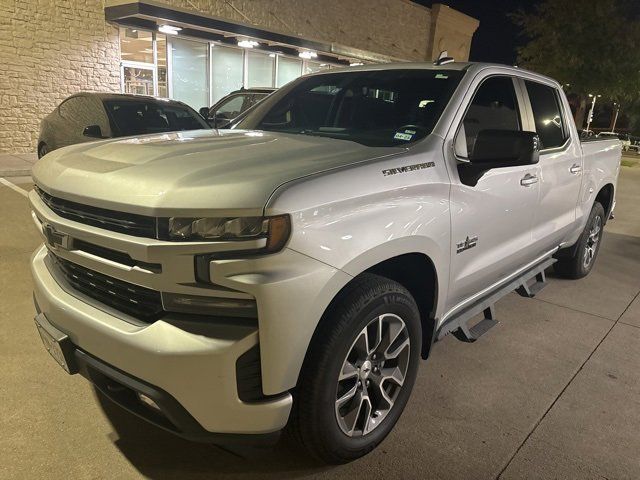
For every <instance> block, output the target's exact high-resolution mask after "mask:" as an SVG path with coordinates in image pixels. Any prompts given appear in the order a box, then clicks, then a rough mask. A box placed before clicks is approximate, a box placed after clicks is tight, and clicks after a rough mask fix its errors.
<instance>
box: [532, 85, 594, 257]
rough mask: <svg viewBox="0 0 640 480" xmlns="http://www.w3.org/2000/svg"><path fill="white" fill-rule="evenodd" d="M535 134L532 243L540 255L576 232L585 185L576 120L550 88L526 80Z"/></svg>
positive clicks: (559, 95) (552, 87) (549, 86)
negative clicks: (537, 200)
mask: <svg viewBox="0 0 640 480" xmlns="http://www.w3.org/2000/svg"><path fill="white" fill-rule="evenodd" d="M522 82H523V85H524V93H525V96H526V97H528V101H529V108H530V113H531V115H532V116H533V123H534V125H535V131H536V132H537V133H538V136H539V137H540V144H541V151H540V162H539V166H540V205H539V208H537V209H536V210H535V215H534V225H533V241H534V245H535V248H536V249H537V251H539V252H543V251H547V250H549V249H551V248H553V247H556V246H558V245H559V244H560V243H561V242H562V241H563V240H564V239H565V238H566V236H567V235H568V234H569V233H570V232H571V231H572V230H573V228H574V223H575V220H576V207H577V204H578V196H579V194H580V186H581V181H582V169H583V165H582V152H581V149H580V145H579V143H578V142H575V141H572V137H571V132H570V130H569V129H570V128H574V127H573V125H574V124H573V120H572V119H571V117H570V116H569V112H568V109H567V108H566V106H565V105H564V104H563V96H562V95H561V94H560V92H559V91H558V90H557V88H556V87H555V86H553V85H551V84H545V83H540V82H537V81H532V80H523V81H522Z"/></svg>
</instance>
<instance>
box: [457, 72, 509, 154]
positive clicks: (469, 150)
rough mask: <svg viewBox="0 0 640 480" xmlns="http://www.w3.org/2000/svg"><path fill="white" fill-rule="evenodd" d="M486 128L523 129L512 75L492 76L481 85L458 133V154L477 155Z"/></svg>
mask: <svg viewBox="0 0 640 480" xmlns="http://www.w3.org/2000/svg"><path fill="white" fill-rule="evenodd" d="M483 130H511V131H514V130H521V127H520V114H519V113H518V101H517V99H516V92H515V88H514V86H513V80H512V79H511V78H510V77H490V78H488V79H487V80H485V81H484V82H483V83H482V85H480V88H478V91H477V92H476V94H475V96H474V97H473V100H472V101H471V104H470V105H469V108H468V109H467V113H466V114H465V117H464V120H463V121H462V125H461V126H460V130H459V131H458V134H457V136H456V141H455V152H456V155H457V156H458V157H461V158H471V157H473V149H474V146H475V143H476V139H477V138H478V134H479V133H480V132H481V131H483Z"/></svg>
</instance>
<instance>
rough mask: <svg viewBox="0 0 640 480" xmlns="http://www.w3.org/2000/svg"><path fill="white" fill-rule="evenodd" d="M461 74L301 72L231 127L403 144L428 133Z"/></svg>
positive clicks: (381, 143) (446, 72) (400, 71)
mask: <svg viewBox="0 0 640 480" xmlns="http://www.w3.org/2000/svg"><path fill="white" fill-rule="evenodd" d="M463 74H464V73H463V72H460V71H450V70H447V71H445V70H372V71H360V72H342V73H327V74H321V75H315V76H310V77H305V78H301V79H298V80H296V81H294V82H292V83H291V84H290V85H288V86H286V87H285V88H283V89H282V90H279V91H277V92H276V93H274V94H272V95H270V96H269V97H268V98H267V99H265V100H264V101H262V102H261V103H260V104H259V105H257V106H256V108H255V109H253V110H252V111H251V112H250V113H249V114H248V115H247V116H246V117H245V118H244V119H243V120H242V121H241V122H240V123H239V124H238V125H237V127H238V128H242V129H245V128H246V129H257V130H266V131H276V132H285V133H293V134H301V135H313V136H323V137H332V138H338V139H343V140H350V141H354V142H358V143H362V144H364V145H369V146H393V145H405V144H409V143H411V142H414V141H416V140H419V139H421V138H424V137H425V136H427V135H428V134H429V133H431V131H432V130H433V128H434V126H435V125H436V122H437V121H438V119H439V118H440V115H441V114H442V111H443V110H444V108H445V106H446V105H447V103H448V102H449V99H450V98H451V94H452V93H453V91H454V90H455V88H456V87H457V86H458V83H459V82H460V78H461V77H462V75H463Z"/></svg>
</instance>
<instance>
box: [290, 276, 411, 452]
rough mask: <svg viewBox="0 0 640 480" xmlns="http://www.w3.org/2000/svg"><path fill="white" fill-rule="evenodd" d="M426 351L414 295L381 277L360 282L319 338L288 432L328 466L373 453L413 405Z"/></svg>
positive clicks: (343, 295) (320, 329)
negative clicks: (411, 399)
mask: <svg viewBox="0 0 640 480" xmlns="http://www.w3.org/2000/svg"><path fill="white" fill-rule="evenodd" d="M420 345H421V326H420V314H419V312H418V307H417V306H416V303H415V300H414V299H413V297H412V296H411V294H410V293H409V292H408V291H407V290H406V289H405V288H404V287H403V286H402V285H400V284H398V283H397V282H394V281H392V280H389V279H386V278H384V277H380V276H377V275H372V274H365V275H362V276H360V277H358V278H357V279H355V280H354V282H353V283H352V284H351V285H349V286H348V287H347V288H346V290H345V291H343V292H342V293H341V294H340V297H339V299H338V301H337V302H336V305H335V307H334V308H333V309H332V310H331V311H330V312H329V314H328V315H326V317H325V318H323V320H322V321H321V324H320V325H319V327H318V331H317V332H316V334H315V335H314V339H313V341H312V343H311V346H310V347H309V352H308V354H307V357H306V359H305V362H304V365H303V368H302V371H301V374H300V380H299V382H298V387H297V388H296V390H295V392H294V409H293V412H292V417H291V421H290V424H289V433H291V434H292V435H293V436H294V439H295V440H297V441H299V443H301V444H302V445H303V446H304V447H305V449H306V450H307V451H308V452H309V453H311V454H312V455H313V456H316V457H318V458H319V459H320V460H322V461H324V462H328V463H345V462H348V461H351V460H354V459H356V458H358V457H361V456H363V455H365V454H367V453H368V452H370V451H371V450H373V449H374V448H375V447H376V446H377V445H378V444H379V443H380V442H381V441H382V440H383V439H384V438H385V437H386V436H387V434H388V433H389V432H390V431H391V429H392V428H393V426H394V425H395V423H396V422H397V421H398V419H399V417H400V414H401V413H402V411H403V409H404V407H405V405H406V403H407V400H408V399H409V395H410V393H411V390H412V388H413V384H414V382H415V378H416V373H417V368H418V363H419V359H420Z"/></svg>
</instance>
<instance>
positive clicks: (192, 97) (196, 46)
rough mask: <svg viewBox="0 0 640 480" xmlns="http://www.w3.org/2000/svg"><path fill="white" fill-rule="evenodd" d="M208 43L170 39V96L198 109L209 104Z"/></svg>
mask: <svg viewBox="0 0 640 480" xmlns="http://www.w3.org/2000/svg"><path fill="white" fill-rule="evenodd" d="M208 50H209V44H208V43H202V42H194V41H191V40H183V39H179V38H172V39H171V98H173V99H175V100H180V101H181V102H184V103H186V104H187V105H189V106H190V107H192V108H194V109H196V110H198V109H199V108H202V107H205V106H207V107H208V106H209V81H208V76H207V69H208V68H207V67H208Z"/></svg>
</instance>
